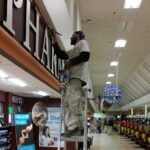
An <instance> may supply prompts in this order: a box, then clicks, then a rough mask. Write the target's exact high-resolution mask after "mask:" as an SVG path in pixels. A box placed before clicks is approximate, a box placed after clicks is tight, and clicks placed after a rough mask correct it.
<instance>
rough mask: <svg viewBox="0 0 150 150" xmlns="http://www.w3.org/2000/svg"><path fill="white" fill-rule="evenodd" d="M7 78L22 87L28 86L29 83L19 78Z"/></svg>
mask: <svg viewBox="0 0 150 150" xmlns="http://www.w3.org/2000/svg"><path fill="white" fill-rule="evenodd" d="M7 80H8V81H9V82H11V83H13V84H16V85H18V86H21V87H24V86H27V84H26V83H25V82H24V81H22V80H20V79H17V78H8V79H7Z"/></svg>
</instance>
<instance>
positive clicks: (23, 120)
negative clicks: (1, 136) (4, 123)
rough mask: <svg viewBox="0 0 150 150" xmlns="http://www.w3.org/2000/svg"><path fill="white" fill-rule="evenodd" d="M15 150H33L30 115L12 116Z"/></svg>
mask: <svg viewBox="0 0 150 150" xmlns="http://www.w3.org/2000/svg"><path fill="white" fill-rule="evenodd" d="M14 123H15V129H16V130H15V131H16V140H17V150H35V145H34V140H33V124H32V120H31V115H30V114H23V113H22V114H14Z"/></svg>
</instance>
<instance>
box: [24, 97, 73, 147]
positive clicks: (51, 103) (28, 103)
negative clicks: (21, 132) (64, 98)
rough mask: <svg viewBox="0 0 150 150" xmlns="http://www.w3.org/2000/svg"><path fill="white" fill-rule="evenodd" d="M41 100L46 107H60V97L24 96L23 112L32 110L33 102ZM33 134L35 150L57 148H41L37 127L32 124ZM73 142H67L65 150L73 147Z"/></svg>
mask: <svg viewBox="0 0 150 150" xmlns="http://www.w3.org/2000/svg"><path fill="white" fill-rule="evenodd" d="M39 101H41V102H43V103H45V105H46V106H47V107H60V99H52V98H24V104H23V110H24V112H28V113H29V112H32V108H33V106H34V104H35V103H37V102H39ZM33 135H34V142H35V145H36V150H50V149H51V150H57V148H42V147H39V128H38V127H36V126H34V127H33ZM74 145H75V144H74V142H68V143H67V150H73V149H74Z"/></svg>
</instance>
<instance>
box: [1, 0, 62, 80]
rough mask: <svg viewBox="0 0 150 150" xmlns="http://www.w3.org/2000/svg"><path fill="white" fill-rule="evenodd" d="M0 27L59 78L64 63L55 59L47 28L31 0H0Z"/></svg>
mask: <svg viewBox="0 0 150 150" xmlns="http://www.w3.org/2000/svg"><path fill="white" fill-rule="evenodd" d="M0 26H2V27H3V28H4V29H5V30H6V31H7V32H8V33H9V34H10V35H11V36H12V37H13V38H15V39H16V41H18V42H19V43H20V44H21V45H22V46H23V47H24V48H25V49H26V50H27V51H28V52H29V53H30V54H31V55H32V56H33V57H34V58H35V61H39V63H40V64H42V65H43V66H44V67H45V68H46V69H47V70H48V71H49V72H50V73H51V74H52V75H53V76H55V77H56V78H57V79H59V78H60V73H59V70H62V69H63V67H64V62H63V61H62V60H60V59H58V58H57V56H56V55H55V53H54V49H53V46H52V37H51V32H50V30H49V28H48V27H47V25H46V23H45V21H44V20H43V18H42V16H41V15H40V13H39V11H38V9H37V8H36V7H35V5H34V4H33V1H31V0H17V1H16V0H1V1H0Z"/></svg>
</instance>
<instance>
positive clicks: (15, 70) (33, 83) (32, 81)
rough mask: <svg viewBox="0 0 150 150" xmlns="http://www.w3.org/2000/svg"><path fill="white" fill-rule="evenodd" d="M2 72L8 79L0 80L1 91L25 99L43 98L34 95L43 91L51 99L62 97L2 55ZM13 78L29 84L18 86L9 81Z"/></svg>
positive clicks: (0, 65)
mask: <svg viewBox="0 0 150 150" xmlns="http://www.w3.org/2000/svg"><path fill="white" fill-rule="evenodd" d="M0 71H3V72H5V73H6V74H7V75H8V77H7V78H0V91H6V92H10V93H13V94H15V95H19V96H25V97H41V96H40V95H38V94H34V92H37V91H43V92H46V93H47V94H48V95H47V96H49V97H53V98H58V97H60V94H59V93H57V92H56V91H55V90H53V89H52V88H50V87H49V86H47V85H45V84H44V83H43V82H41V81H40V80H38V79H37V78H35V77H33V76H32V75H31V74H29V73H27V72H26V71H24V70H23V69H21V68H20V67H18V66H16V65H15V64H14V63H12V62H11V61H10V60H8V59H7V58H5V57H3V56H2V55H0ZM11 77H13V78H18V79H21V80H22V81H24V82H25V83H26V84H27V86H25V87H20V86H18V85H15V84H12V83H11V82H8V80H7V79H8V78H11Z"/></svg>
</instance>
